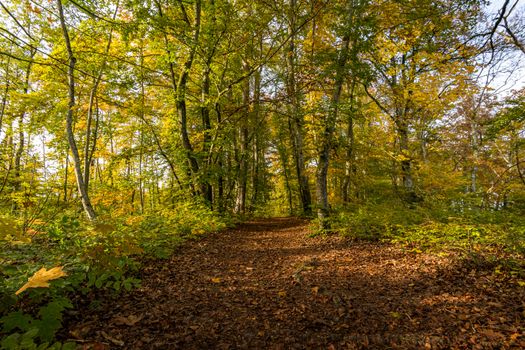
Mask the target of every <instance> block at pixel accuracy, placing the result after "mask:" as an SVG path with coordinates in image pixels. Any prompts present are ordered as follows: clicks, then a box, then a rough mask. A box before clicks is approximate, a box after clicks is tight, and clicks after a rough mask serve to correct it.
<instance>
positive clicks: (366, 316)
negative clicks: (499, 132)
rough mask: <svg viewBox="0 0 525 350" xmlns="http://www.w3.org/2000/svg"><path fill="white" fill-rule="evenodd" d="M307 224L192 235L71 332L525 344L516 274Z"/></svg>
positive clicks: (356, 343)
mask: <svg viewBox="0 0 525 350" xmlns="http://www.w3.org/2000/svg"><path fill="white" fill-rule="evenodd" d="M306 228H307V225H306V223H305V222H303V221H300V220H297V219H272V220H261V221H257V222H252V223H247V224H244V225H241V226H239V227H238V228H237V229H234V230H231V231H229V232H223V233H218V234H214V235H211V236H209V237H207V238H204V239H202V240H200V241H194V242H191V243H189V244H188V245H186V246H185V247H183V248H182V249H181V250H180V251H179V252H178V254H177V255H175V256H174V257H173V258H172V259H171V260H170V261H169V262H166V261H162V262H158V263H157V262H152V263H151V264H150V265H148V266H146V267H145V269H144V271H143V284H142V288H141V289H139V290H136V291H134V292H132V293H129V294H127V295H125V296H120V297H118V298H116V299H110V298H109V296H108V298H107V299H102V300H100V302H102V304H101V305H100V308H99V309H98V310H97V311H95V310H94V309H92V308H88V307H86V308H85V309H83V310H80V312H79V314H78V315H79V316H77V318H74V317H72V318H70V319H69V320H68V322H69V330H68V331H67V332H65V333H64V334H65V335H64V338H68V337H70V336H72V335H73V334H75V335H76V336H77V337H76V339H79V337H81V339H79V341H80V340H81V341H83V342H84V344H108V347H109V348H125V349H179V348H183V349H204V348H214V349H231V348H241V349H267V348H272V349H305V348H322V349H367V348H369V349H523V348H525V326H524V324H525V314H524V312H525V308H524V300H525V288H523V287H520V286H519V284H518V283H517V282H518V280H517V279H516V278H514V277H509V276H508V275H506V274H496V273H494V270H493V269H491V268H487V269H485V270H483V269H478V268H477V267H476V266H472V265H471V264H469V263H467V262H464V261H461V260H459V259H458V257H457V256H455V255H451V254H449V255H440V256H437V255H431V254H425V253H417V254H415V253H413V252H407V251H403V250H402V249H401V248H398V247H396V246H392V245H381V244H377V243H355V242H353V243H352V242H347V241H345V240H343V239H341V238H338V237H328V238H314V239H310V238H306V234H307V233H308V232H307V229H306ZM121 344H122V345H121ZM93 348H95V346H94V345H93Z"/></svg>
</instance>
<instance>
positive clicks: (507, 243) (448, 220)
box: [331, 203, 525, 265]
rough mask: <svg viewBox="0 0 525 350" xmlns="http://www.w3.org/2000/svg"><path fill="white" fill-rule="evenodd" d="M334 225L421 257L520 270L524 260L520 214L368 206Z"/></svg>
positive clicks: (342, 214)
mask: <svg viewBox="0 0 525 350" xmlns="http://www.w3.org/2000/svg"><path fill="white" fill-rule="evenodd" d="M331 226H332V230H333V231H335V232H337V233H339V234H341V235H343V236H345V237H349V238H353V239H363V240H372V241H382V242H391V243H396V244H400V245H402V246H404V247H407V248H409V249H410V250H411V251H413V252H416V253H417V252H422V251H433V252H438V251H445V250H453V251H457V252H459V253H460V254H461V255H462V256H463V257H465V258H469V259H474V260H476V259H478V260H483V261H485V260H487V259H490V260H502V261H503V260H505V261H506V262H507V263H509V262H510V263H512V262H515V263H516V264H518V265H523V261H524V257H525V222H523V219H522V213H518V212H510V211H489V210H480V209H473V210H469V211H466V210H465V211H463V212H461V213H458V212H454V211H452V210H446V209H443V208H432V207H428V206H422V205H420V206H413V207H407V206H404V205H402V204H399V203H383V204H377V205H370V204H368V205H363V206H356V207H351V208H345V209H339V210H338V211H337V212H336V213H335V215H334V216H333V217H332V218H331Z"/></svg>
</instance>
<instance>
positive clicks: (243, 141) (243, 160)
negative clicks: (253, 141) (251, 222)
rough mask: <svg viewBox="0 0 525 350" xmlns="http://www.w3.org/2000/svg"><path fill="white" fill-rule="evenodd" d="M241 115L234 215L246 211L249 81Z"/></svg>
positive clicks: (247, 81) (244, 94) (246, 83)
mask: <svg viewBox="0 0 525 350" xmlns="http://www.w3.org/2000/svg"><path fill="white" fill-rule="evenodd" d="M243 66H244V71H246V72H248V71H249V70H250V69H249V67H248V62H244V63H243ZM242 93H243V99H242V102H243V106H244V107H243V114H242V118H241V126H240V128H239V164H238V166H239V172H238V175H237V197H236V200H235V213H236V214H244V213H245V211H246V189H247V185H248V119H249V116H250V79H245V81H244V84H243V92H242Z"/></svg>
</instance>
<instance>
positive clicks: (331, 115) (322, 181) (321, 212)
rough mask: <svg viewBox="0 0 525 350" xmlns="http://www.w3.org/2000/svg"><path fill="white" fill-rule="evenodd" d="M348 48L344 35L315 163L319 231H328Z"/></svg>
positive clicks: (348, 39)
mask: <svg viewBox="0 0 525 350" xmlns="http://www.w3.org/2000/svg"><path fill="white" fill-rule="evenodd" d="M349 46H350V34H348V33H347V34H345V35H344V36H343V40H342V43H341V49H340V50H339V55H338V58H337V65H336V76H335V81H334V89H333V93H332V97H331V100H330V106H329V109H328V112H327V115H326V118H325V121H324V122H325V127H324V132H323V135H322V136H321V148H320V150H319V158H318V161H317V174H316V175H317V176H316V180H317V186H316V195H317V218H318V219H319V226H320V227H319V228H320V229H321V230H328V229H330V224H329V222H328V217H329V216H330V211H329V204H328V167H329V164H330V150H331V149H332V139H333V135H334V130H335V123H336V121H337V116H338V112H339V102H340V99H341V93H342V89H343V83H344V80H345V77H346V72H345V71H346V64H347V61H348V53H349Z"/></svg>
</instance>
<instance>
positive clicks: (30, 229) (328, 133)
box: [0, 0, 525, 341]
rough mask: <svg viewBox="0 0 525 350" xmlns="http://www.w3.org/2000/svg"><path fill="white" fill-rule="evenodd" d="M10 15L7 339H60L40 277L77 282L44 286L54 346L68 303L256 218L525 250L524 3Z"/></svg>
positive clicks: (5, 22) (354, 2)
mask: <svg viewBox="0 0 525 350" xmlns="http://www.w3.org/2000/svg"><path fill="white" fill-rule="evenodd" d="M0 7H1V8H0V18H1V22H2V25H1V26H0V169H1V171H0V245H1V247H2V252H1V253H0V264H1V267H0V276H2V279H3V280H4V281H3V282H1V284H0V292H1V295H2V298H3V299H2V300H3V301H4V302H5V303H2V305H6V306H5V307H4V306H2V308H0V313H1V312H5V313H6V314H8V312H10V313H9V314H8V315H11V318H9V316H6V317H7V319H6V318H4V319H3V320H4V321H3V325H4V328H3V332H4V334H10V333H12V332H15V331H17V332H21V331H26V330H28V329H31V327H29V324H30V323H31V322H33V323H32V324H33V325H36V324H37V322H42V325H43V324H49V322H47V323H46V321H45V317H47V316H45V315H47V314H45V313H44V314H41V315H40V316H35V315H36V314H34V315H33V316H31V317H33V319H32V320H33V321H31V322H30V321H28V319H27V318H26V319H25V321H20V320H21V319H23V318H20V317H30V316H27V315H26V314H23V313H22V312H21V311H14V310H18V307H19V306H20V302H25V303H29V301H28V299H20V298H21V297H15V296H14V291H16V290H17V289H19V288H20V287H21V285H22V284H23V283H24V281H25V280H26V279H27V278H28V277H29V276H31V275H33V273H35V272H36V271H37V270H39V269H40V267H42V266H47V267H53V266H58V265H60V266H65V271H67V273H68V275H69V277H68V278H67V279H63V280H60V281H62V282H59V281H58V280H57V282H56V283H62V284H61V285H59V287H57V288H55V289H54V290H48V289H42V288H40V289H31V290H28V292H29V293H33V294H34V295H33V294H31V295H32V297H31V300H33V302H34V303H35V304H38V305H48V308H49V305H52V307H54V308H56V310H59V312H55V313H54V314H53V315H52V316H49V315H48V316H49V317H52V318H53V319H54V320H55V321H56V322H55V323H53V325H52V326H49V327H48V328H49V329H48V328H45V330H42V329H44V328H42V327H43V326H41V327H36V328H37V329H40V333H34V334H33V333H31V334H30V336H29V338H31V339H33V338H39V339H40V340H42V341H44V340H45V341H50V340H51V339H53V334H54V332H55V331H56V330H57V329H58V328H59V327H60V317H58V316H57V315H59V314H60V312H62V311H63V310H64V309H66V308H68V307H70V306H71V305H70V303H69V302H68V301H67V300H68V299H66V298H65V297H64V295H66V294H67V293H70V292H71V291H73V290H75V291H77V290H81V289H82V288H83V289H84V290H89V289H90V288H113V289H115V290H120V289H123V288H125V289H131V288H132V287H133V286H134V285H137V284H139V283H140V281H139V280H138V279H137V278H135V277H134V276H133V273H134V271H137V269H138V267H137V266H138V262H137V261H138V260H137V258H136V257H137V256H141V255H144V254H146V255H148V256H149V255H151V256H155V257H166V256H169V254H170V253H171V251H172V250H173V247H174V246H176V244H177V243H178V242H180V241H182V240H184V239H186V238H189V237H193V236H195V235H199V234H202V233H206V232H211V231H217V230H219V229H221V228H223V227H225V226H226V225H229V224H231V223H233V222H235V220H242V219H243V218H247V217H253V216H259V217H260V216H288V215H295V216H305V217H309V218H315V220H314V221H313V226H314V227H315V230H314V231H315V232H318V233H326V232H337V233H341V234H345V235H349V236H352V237H357V238H367V239H385V238H387V239H391V240H395V241H398V242H406V241H417V242H419V243H421V242H423V243H422V244H423V245H429V244H447V245H449V244H455V245H458V246H460V247H461V249H467V250H468V251H469V252H472V251H473V250H474V251H475V250H476V249H478V248H479V247H481V246H483V247H485V248H483V249H489V250H490V249H493V248H494V249H495V247H498V248H497V249H504V251H505V252H506V253H505V254H511V255H512V256H521V255H520V254H523V252H524V249H525V248H524V247H525V244H524V239H525V226H524V222H523V215H524V212H525V89H524V88H523V79H520V77H521V76H523V60H524V59H525V22H524V18H525V16H524V12H523V11H524V8H523V4H520V2H519V1H510V0H505V1H504V2H502V3H501V4H497V6H496V9H495V10H493V11H492V12H490V11H489V7H488V3H486V2H484V1H478V0H439V1H430V0H418V1H412V0H381V1H369V0H348V1H339V0H337V1H322V0H286V1H284V0H282V1H281V0H275V1H273V0H255V1H247V0H246V1H245V0H209V1H201V0H184V1H181V0H178V1H176V0H169V1H166V0H147V1H137V0H103V1H92V0H67V1H61V0H56V1H52V0H48V1H37V0H10V1H1V2H0ZM492 8H494V5H492ZM513 84H515V85H513ZM501 247H503V248H501ZM479 249H481V248H479ZM54 273H55V274H51V275H45V276H47V277H45V276H44V277H45V278H44V279H43V280H44V281H47V280H50V279H54V278H58V277H61V276H62V273H63V271H62V270H60V271H56V270H55V271H54ZM4 277H5V278H4ZM46 278H47V279H46ZM28 292H26V294H27V293H28ZM23 295H24V294H22V296H23ZM21 300H22V301H21ZM24 300H25V301H24ZM45 302H50V303H51V304H45ZM52 303H55V304H52ZM53 310H55V309H53ZM56 310H55V311H56ZM26 311H27V310H26ZM13 315H15V316H16V315H18V316H16V317H19V318H18V321H16V322H14V321H12V320H13V319H16V317H15V316H13ZM23 315H25V316H23ZM38 317H41V319H39V318H38ZM6 320H7V321H6ZM26 321H27V322H26ZM17 322H18V323H17ZM24 322H26V323H24ZM28 322H29V323H28ZM57 322H58V323H57ZM16 334H18V333H16ZM13 339H14V338H13Z"/></svg>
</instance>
